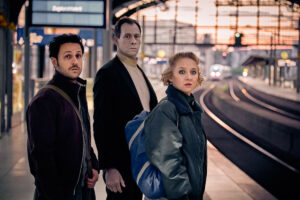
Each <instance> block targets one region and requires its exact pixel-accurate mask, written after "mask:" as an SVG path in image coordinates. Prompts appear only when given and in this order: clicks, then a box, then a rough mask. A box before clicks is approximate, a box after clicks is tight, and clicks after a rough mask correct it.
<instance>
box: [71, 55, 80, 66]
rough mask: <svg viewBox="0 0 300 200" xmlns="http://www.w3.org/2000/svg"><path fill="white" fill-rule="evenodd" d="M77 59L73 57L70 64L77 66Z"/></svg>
mask: <svg viewBox="0 0 300 200" xmlns="http://www.w3.org/2000/svg"><path fill="white" fill-rule="evenodd" d="M78 59H79V58H76V56H73V59H72V64H73V65H74V64H78Z"/></svg>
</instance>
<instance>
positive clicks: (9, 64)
mask: <svg viewBox="0 0 300 200" xmlns="http://www.w3.org/2000/svg"><path fill="white" fill-rule="evenodd" d="M12 38H13V37H12V31H7V40H6V49H7V56H6V57H7V60H6V67H7V70H6V77H7V81H6V82H7V83H6V93H7V112H6V120H7V123H6V125H7V127H6V131H9V129H10V128H11V118H12V113H13V107H12V106H13V103H12V101H13V99H12V90H13V88H12V86H13V77H12V58H13V48H12Z"/></svg>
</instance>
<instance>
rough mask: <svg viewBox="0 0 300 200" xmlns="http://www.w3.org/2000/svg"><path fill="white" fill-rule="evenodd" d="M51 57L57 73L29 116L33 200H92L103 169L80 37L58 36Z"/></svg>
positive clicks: (50, 51) (54, 40)
mask: <svg viewBox="0 0 300 200" xmlns="http://www.w3.org/2000/svg"><path fill="white" fill-rule="evenodd" d="M49 53H50V59H51V62H52V64H53V66H54V68H55V74H54V76H53V78H52V80H50V81H49V82H48V84H47V85H46V86H45V87H44V88H42V89H41V90H40V91H39V92H38V93H37V95H36V96H35V97H34V98H33V99H32V101H31V103H30V104H29V106H28V108H27V113H26V120H27V130H28V143H27V150H28V160H29V165H30V171H31V173H32V175H33V176H34V179H35V185H36V190H35V195H34V200H44V199H47V200H93V199H95V192H94V186H95V184H96V182H97V180H98V171H99V169H98V168H99V167H98V161H97V158H96V156H95V154H94V151H93V149H92V147H91V134H90V122H89V119H90V118H89V114H88V107H87V100H86V81H85V80H83V79H81V78H79V75H80V74H81V71H82V62H83V61H82V57H83V53H84V48H83V45H82V43H81V38H80V37H79V36H77V35H74V34H69V35H67V34H64V35H60V36H57V37H55V38H54V39H53V41H52V42H51V43H50V45H49Z"/></svg>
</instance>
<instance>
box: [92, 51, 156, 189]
mask: <svg viewBox="0 0 300 200" xmlns="http://www.w3.org/2000/svg"><path fill="white" fill-rule="evenodd" d="M139 69H140V68H139ZM140 70H141V69H140ZM141 72H142V74H143V76H144V78H145V81H146V83H147V86H148V89H149V93H150V109H153V108H154V107H155V106H156V104H157V98H156V95H155V92H154V90H153V88H152V86H151V84H150V82H149V80H148V79H147V77H146V76H145V74H144V72H143V71H142V70H141ZM93 90H94V109H95V110H94V137H95V142H96V145H97V148H98V153H99V157H98V158H99V163H100V169H108V168H116V169H118V171H119V172H120V173H121V175H122V177H123V179H125V184H126V179H128V178H130V179H132V176H131V171H130V153H129V150H128V146H127V142H126V139H125V134H124V131H125V130H124V129H125V125H126V123H127V122H128V121H129V120H132V119H133V117H134V116H135V115H137V114H138V113H140V112H141V111H142V110H143V106H142V104H141V101H140V99H139V96H138V93H137V90H136V88H135V86H134V83H133V81H132V79H131V77H130V75H129V73H128V71H127V70H126V68H125V66H124V65H123V63H122V62H121V61H120V60H119V58H118V57H117V56H116V57H115V58H114V59H112V60H111V61H110V62H108V63H107V64H105V65H104V66H103V67H102V68H101V69H100V70H99V71H98V72H97V75H96V78H95V85H94V89H93Z"/></svg>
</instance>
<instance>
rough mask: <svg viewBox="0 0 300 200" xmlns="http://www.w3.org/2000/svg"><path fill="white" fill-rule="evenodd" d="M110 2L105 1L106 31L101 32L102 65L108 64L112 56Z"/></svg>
mask: <svg viewBox="0 0 300 200" xmlns="http://www.w3.org/2000/svg"><path fill="white" fill-rule="evenodd" d="M111 2H112V1H109V0H106V17H107V19H106V29H105V30H103V46H102V56H103V57H102V59H103V61H102V64H104V63H106V62H108V61H109V60H110V59H111V54H112V41H111V40H112V38H111V36H112V31H111V19H112V17H111V14H112V13H111V12H112V11H111V7H112V3H111Z"/></svg>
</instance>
